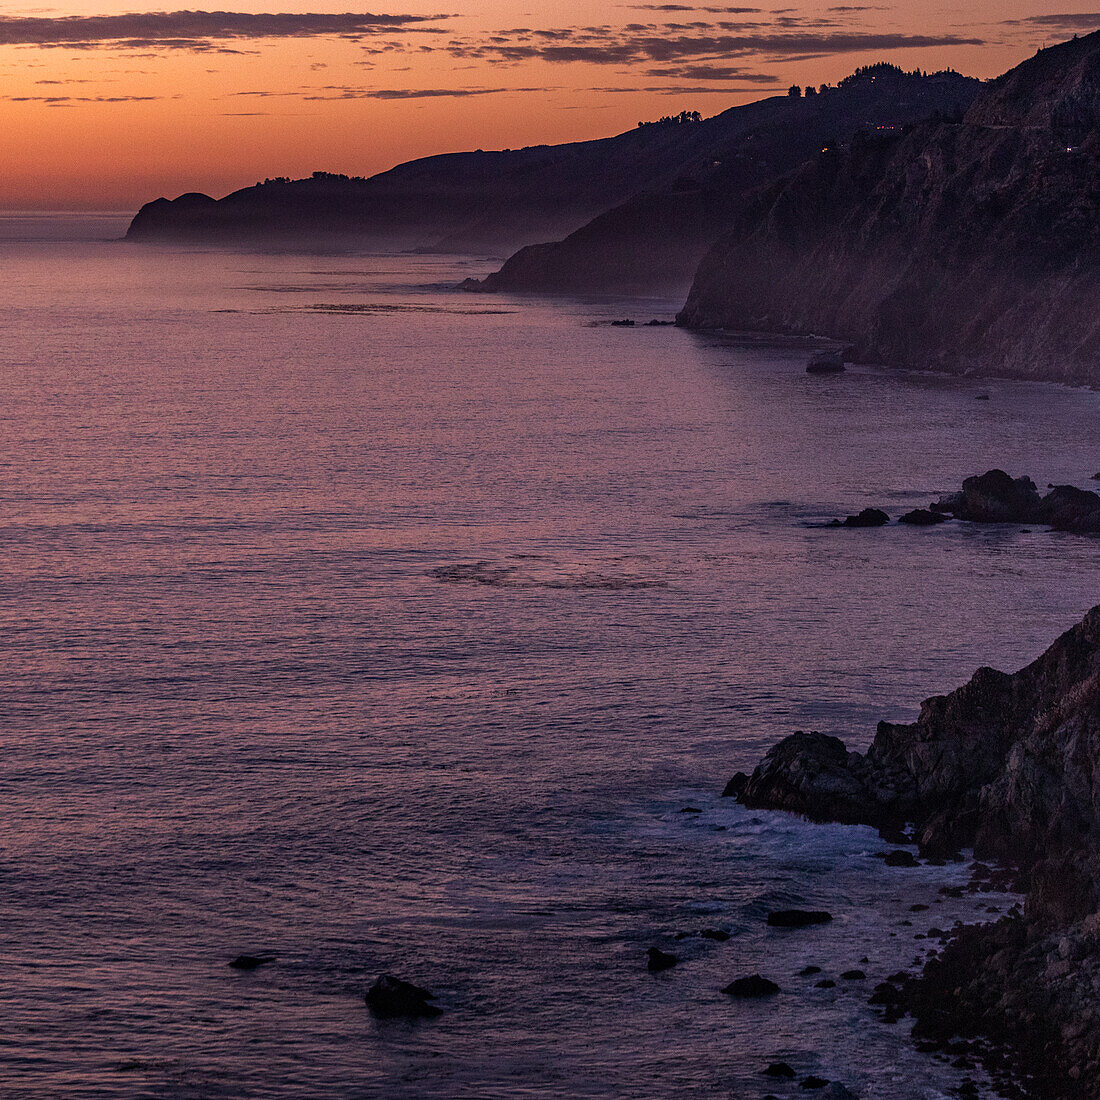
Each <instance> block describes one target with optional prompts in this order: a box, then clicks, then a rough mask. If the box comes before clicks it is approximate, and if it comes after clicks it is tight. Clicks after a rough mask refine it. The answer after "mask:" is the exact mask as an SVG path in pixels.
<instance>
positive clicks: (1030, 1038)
mask: <svg viewBox="0 0 1100 1100" xmlns="http://www.w3.org/2000/svg"><path fill="white" fill-rule="evenodd" d="M735 786H736V787H737V788H739V790H740V793H739V798H740V800H741V801H742V802H744V803H745V804H746V805H748V806H750V807H757V808H771V809H783V810H789V811H793V812H796V813H801V814H804V815H806V816H809V817H811V818H813V819H815V820H835V821H845V822H862V823H867V824H872V825H877V826H879V827H880V828H884V829H888V830H891V831H894V830H899V829H901V828H903V827H906V826H908V825H911V826H912V828H913V836H914V839H915V840H916V841H917V842H918V844H919V845H920V848H921V851H922V852H923V853H924V854H925V855H928V856H931V857H941V858H942V857H944V856H950V855H951V854H953V853H954V852H955V851H956V850H957V849H959V848H962V847H970V846H972V847H973V848H974V852H975V855H976V856H977V857H978V858H989V859H997V860H1001V861H1003V862H1005V863H1007V864H1009V865H1011V866H1013V867H1015V868H1016V869H1017V872H1018V875H1019V880H1020V883H1021V885H1022V886H1023V887H1024V888H1026V890H1027V891H1028V895H1027V905H1026V908H1025V911H1024V916H1023V917H1022V918H1020V917H1017V916H1010V917H1006V918H1004V919H1002V920H1000V921H998V922H996V923H993V924H988V925H983V926H980V927H978V928H972V929H968V930H966V931H965V932H963V933H961V934H960V935H959V936H958V937H957V938H956V939H955V940H954V942H952V943H950V944H949V945H948V947H947V948H946V949H945V951H944V953H943V955H942V956H941V957H940V958H938V959H934V960H933V961H932V962H931V963H929V964H928V967H927V968H926V970H925V973H924V975H923V977H922V979H921V980H920V981H919V982H917V983H915V984H914V985H913V987H912V988H911V989H910V990H909V991H908V994H907V1002H908V1005H909V1008H910V1010H911V1011H912V1012H913V1013H914V1015H915V1016H916V1017H917V1034H918V1035H924V1036H931V1037H933V1038H937V1039H940V1040H948V1039H950V1038H951V1037H952V1036H956V1035H959V1034H963V1035H987V1036H993V1037H995V1038H997V1039H999V1040H1001V1041H1003V1042H1004V1043H1006V1044H1007V1045H1009V1046H1010V1047H1012V1048H1013V1049H1014V1050H1015V1051H1016V1053H1017V1054H1018V1055H1019V1057H1020V1059H1021V1065H1020V1067H1019V1068H1021V1069H1022V1070H1024V1071H1025V1072H1026V1073H1029V1074H1032V1075H1033V1076H1034V1079H1035V1092H1034V1095H1038V1096H1045V1097H1050V1098H1054V1097H1078V1096H1080V1097H1086V1096H1089V1097H1095V1096H1096V1095H1097V1092H1096V1091H1095V1090H1096V1088H1097V1082H1098V1081H1100V607H1096V608H1094V609H1093V610H1092V611H1090V612H1089V613H1088V615H1086V616H1085V619H1084V621H1083V622H1081V623H1080V624H1079V625H1078V626H1076V627H1074V628H1073V629H1072V630H1070V631H1068V632H1067V633H1066V634H1064V635H1063V636H1062V637H1061V638H1059V639H1058V640H1057V641H1056V642H1055V643H1054V644H1053V645H1052V646H1051V647H1050V649H1049V650H1047V652H1046V653H1044V654H1043V655H1042V656H1041V657H1040V658H1039V659H1038V660H1036V661H1035V662H1033V663H1032V664H1030V665H1028V666H1027V667H1026V668H1024V669H1022V670H1021V671H1019V672H1017V673H1015V674H1008V673H1004V672H998V671H995V670H994V669H990V668H984V669H980V670H979V671H978V672H977V673H975V675H974V677H973V679H971V681H970V682H969V683H968V684H966V685H965V686H964V687H961V688H959V689H958V690H957V691H955V692H952V693H951V694H950V695H947V696H937V697H935V698H932V699H929V700H927V701H926V702H925V703H924V705H923V706H922V708H921V712H920V716H919V718H918V719H917V721H916V722H914V723H912V724H905V725H898V724H892V723H888V722H882V723H880V724H879V727H878V732H877V734H876V736H875V738H874V741H873V743H872V745H871V747H870V749H869V750H868V751H867V752H866V753H865V754H861V753H858V752H850V751H848V750H847V749H846V748H845V746H844V744H843V743H842V742H841V741H840V740H838V739H837V738H835V737H827V736H824V735H822V734H818V733H797V734H794V735H793V736H791V737H789V738H787V739H786V740H784V741H782V742H780V744H778V745H777V746H776V747H775V748H774V749H773V750H772V751H771V752H770V753H768V755H767V756H766V757H765V759H764V761H763V762H762V763H761V765H760V766H759V767H758V768H757V769H756V770H755V771H754V772H753V774H752V776H751V777H748V778H747V779H744V778H743V779H742V780H740V781H739V782H737V783H736V784H735Z"/></svg>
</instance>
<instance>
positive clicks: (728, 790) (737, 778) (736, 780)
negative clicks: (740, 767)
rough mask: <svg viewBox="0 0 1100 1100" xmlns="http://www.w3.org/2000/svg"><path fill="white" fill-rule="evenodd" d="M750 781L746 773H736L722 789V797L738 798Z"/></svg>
mask: <svg viewBox="0 0 1100 1100" xmlns="http://www.w3.org/2000/svg"><path fill="white" fill-rule="evenodd" d="M748 781H749V777H748V776H747V775H746V774H745V773H744V772H735V773H734V776H733V778H732V779H731V780H730V781H729V782H728V783H727V784H726V785H725V786H724V787H723V788H722V797H723V798H737V797H738V795H740V793H741V792H742V791H743V790H744V789H745V784H746V783H747V782H748Z"/></svg>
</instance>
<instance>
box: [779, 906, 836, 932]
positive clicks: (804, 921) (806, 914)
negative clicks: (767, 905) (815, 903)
mask: <svg viewBox="0 0 1100 1100" xmlns="http://www.w3.org/2000/svg"><path fill="white" fill-rule="evenodd" d="M832 919H833V915H832V913H826V912H825V911H824V910H823V909H777V910H775V911H774V912H772V913H769V914H768V924H770V925H771V927H772V928H808V927H809V926H810V925H811V924H828V923H829V921H831V920H832Z"/></svg>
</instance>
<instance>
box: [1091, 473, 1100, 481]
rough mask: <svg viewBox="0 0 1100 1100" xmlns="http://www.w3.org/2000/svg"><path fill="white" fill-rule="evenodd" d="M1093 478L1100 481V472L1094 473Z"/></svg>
mask: <svg viewBox="0 0 1100 1100" xmlns="http://www.w3.org/2000/svg"><path fill="white" fill-rule="evenodd" d="M1092 480H1093V481H1100V474H1093V475H1092Z"/></svg>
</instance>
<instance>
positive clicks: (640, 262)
mask: <svg viewBox="0 0 1100 1100" xmlns="http://www.w3.org/2000/svg"><path fill="white" fill-rule="evenodd" d="M979 86H980V85H979V82H978V81H976V80H969V79H967V78H965V77H962V76H959V75H958V74H957V73H941V74H937V75H935V76H930V77H922V76H920V75H917V74H902V73H901V72H900V70H895V69H893V68H892V67H887V66H883V67H879V68H876V69H875V70H868V72H867V73H865V74H861V75H855V76H853V77H850V78H848V80H846V81H844V82H842V84H841V85H840V86H839V87H836V88H828V89H823V90H822V92H821V93H820V94H814V95H810V96H806V97H801V96H799V97H794V96H790V95H782V96H777V97H772V98H769V99H766V100H763V101H761V102H758V103H752V104H749V105H747V106H741V107H734V108H732V109H730V110H728V111H724V112H722V113H721V114H719V115H716V116H715V117H713V118H707V119H704V118H701V117H699V115H698V114H697V113H695V112H683V113H682V114H679V115H676V116H669V117H667V118H664V119H660V120H657V121H655V122H647V123H643V124H639V125H638V126H637V127H636V128H634V129H632V130H629V131H627V132H626V133H622V134H618V135H616V136H614V137H609V138H602V139H598V140H595V141H584V142H574V143H570V144H565V145H538V146H531V147H528V148H525V149H505V150H501V151H493V152H488V151H482V150H477V151H476V152H465V153H451V154H445V155H441V156H434V157H427V158H424V159H422V160H415V161H410V162H409V163H407V164H402V165H399V166H397V167H396V168H393V169H392V170H390V171H388V172H383V173H380V174H379V175H376V176H372V177H370V178H367V179H364V178H359V177H351V176H344V175H339V174H335V173H330V172H317V173H315V174H314V175H313V176H312V177H311V178H308V179H301V180H289V179H270V180H265V181H264V182H263V183H258V184H256V185H255V186H254V187H246V188H244V189H242V190H240V191H235V192H234V193H233V194H231V195H227V196H226V197H225V198H222V199H214V198H211V197H210V196H209V195H203V194H197V193H190V194H186V195H181V196H179V198H176V199H164V198H162V199H157V200H155V201H154V202H150V203H146V205H145V206H143V207H142V208H141V210H140V211H139V212H138V214H137V216H136V217H135V218H134V220H133V222H132V224H131V226H130V228H129V231H128V233H127V238H128V239H129V240H134V241H166V240H168V241H171V240H182V241H188V242H199V243H204V244H226V245H231V244H240V243H242V242H272V243H283V244H293V243H301V244H322V245H325V244H343V245H353V244H356V243H359V244H367V245H375V246H386V247H400V248H424V249H433V250H439V251H450V252H478V251H486V252H490V253H497V254H500V253H504V254H507V253H508V252H511V251H514V250H515V249H517V248H522V247H523V246H525V245H530V244H533V243H535V242H538V241H547V240H553V239H556V238H560V237H563V236H564V235H565V234H568V233H571V232H573V231H574V230H577V229H579V228H580V227H581V226H584V225H585V224H586V223H587V222H589V221H590V220H591V219H593V218H595V217H596V216H597V215H604V214H606V218H605V219H601V221H599V222H597V223H596V224H595V225H594V226H591V227H589V229H588V230H586V232H587V233H588V234H589V236H588V237H582V238H580V240H581V242H582V250H583V251H584V256H583V258H581V257H579V256H578V255H577V249H576V247H574V245H573V244H570V243H569V242H568V241H567V242H564V244H563V246H562V249H563V250H562V253H561V258H560V260H555V261H553V262H549V263H546V264H544V263H543V261H542V260H538V262H536V263H534V264H532V262H531V259H532V258H530V257H528V258H527V259H523V260H518V259H517V265H516V266H513V267H512V268H511V269H510V270H511V273H510V274H509V275H507V276H505V277H504V278H505V281H507V282H512V283H516V282H520V283H523V284H524V285H526V286H530V287H532V288H535V287H537V288H540V289H542V288H545V287H549V286H564V287H568V288H573V287H579V286H587V285H594V286H599V287H607V286H611V285H615V284H617V283H639V282H640V283H644V284H646V285H655V284H668V283H669V282H670V279H671V280H672V281H673V282H675V284H676V285H677V286H678V287H679V288H680V289H681V290H682V291H686V289H687V287H688V285H689V284H690V280H691V276H692V274H693V272H694V270H695V267H696V265H697V264H698V261H699V259H700V258H701V256H702V255H703V253H704V252H705V251H706V249H707V248H708V247H709V246H710V245H712V244H713V243H714V241H715V240H717V238H718V237H719V236H720V234H721V232H722V230H723V229H724V228H725V227H726V226H727V225H728V223H729V221H730V219H731V216H732V210H733V208H734V207H735V206H736V204H737V199H738V197H739V196H743V194H744V192H745V190H746V189H747V188H751V187H753V186H757V185H759V184H761V183H765V182H768V181H771V180H774V179H775V178H776V177H777V176H778V175H780V174H781V173H783V172H785V171H789V170H790V169H791V168H794V167H795V166H796V165H798V164H801V163H802V162H803V161H804V160H806V158H807V157H809V156H810V155H812V154H813V153H814V152H816V151H817V150H818V149H820V147H821V144H822V142H825V141H836V140H839V139H844V138H847V137H848V136H849V135H850V134H851V133H852V132H854V131H855V130H856V129H858V128H859V127H866V126H870V127H877V126H893V125H901V124H904V123H906V122H911V121H914V120H916V119H921V118H925V117H927V116H928V115H929V114H931V113H932V112H933V111H936V110H942V111H948V112H957V111H960V110H961V109H962V108H963V107H965V106H967V105H969V103H970V102H971V100H972V99H973V97H974V95H975V94H976V92H977V89H978V88H979ZM623 203H628V205H626V206H621V207H620V204H623ZM609 210H610V213H607V212H608V211H609ZM589 238H591V240H590V243H589V244H583V242H584V241H588V240H589ZM570 240H572V238H570ZM541 255H543V254H542V253H537V254H536V258H537V257H538V256H541ZM525 271H526V272H530V273H531V274H530V276H529V277H525V276H523V274H522V273H523V272H525ZM554 271H557V272H558V274H557V275H555V274H553V272H554ZM538 272H542V274H538Z"/></svg>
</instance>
